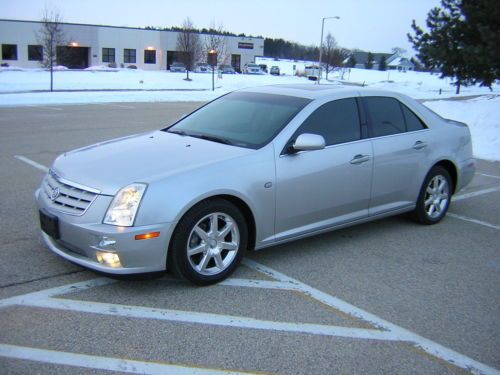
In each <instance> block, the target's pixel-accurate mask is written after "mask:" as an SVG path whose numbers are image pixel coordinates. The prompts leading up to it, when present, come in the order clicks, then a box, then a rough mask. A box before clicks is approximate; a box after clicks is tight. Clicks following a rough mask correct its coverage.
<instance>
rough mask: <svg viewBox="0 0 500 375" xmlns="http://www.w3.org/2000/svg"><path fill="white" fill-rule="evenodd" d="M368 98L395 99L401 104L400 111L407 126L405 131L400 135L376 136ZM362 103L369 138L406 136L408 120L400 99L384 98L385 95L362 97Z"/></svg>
mask: <svg viewBox="0 0 500 375" xmlns="http://www.w3.org/2000/svg"><path fill="white" fill-rule="evenodd" d="M368 98H384V99H393V100H395V101H396V102H397V103H398V104H399V110H400V112H401V117H402V118H403V123H404V126H405V130H404V131H402V132H399V133H392V134H385V135H377V136H376V135H374V125H373V119H372V116H371V113H370V111H369V109H368V103H367V99H368ZM361 103H362V106H363V111H364V112H365V115H366V120H367V125H368V138H371V139H374V138H383V137H392V136H395V135H401V134H406V133H409V132H408V126H407V125H406V118H405V115H404V113H403V108H401V104H402V103H401V101H400V100H399V99H398V98H395V97H394V96H384V95H368V96H362V97H361Z"/></svg>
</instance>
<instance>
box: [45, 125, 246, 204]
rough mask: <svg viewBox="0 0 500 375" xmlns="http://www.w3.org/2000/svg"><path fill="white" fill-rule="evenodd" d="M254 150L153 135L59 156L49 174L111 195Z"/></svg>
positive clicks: (114, 141)
mask: <svg viewBox="0 0 500 375" xmlns="http://www.w3.org/2000/svg"><path fill="white" fill-rule="evenodd" d="M252 151H254V150H251V149H246V148H242V147H236V146H230V145H225V144H221V143H216V142H212V141H207V140H203V139H199V138H193V137H188V136H181V135H178V134H172V133H167V132H164V131H155V132H152V133H145V134H139V135H133V136H129V137H124V138H119V139H115V140H111V141H107V142H102V143H97V144H94V145H91V146H87V147H83V148H80V149H77V150H74V151H70V152H67V153H65V154H63V155H61V156H59V157H58V158H57V159H56V161H55V162H54V165H53V167H52V169H53V171H54V172H55V173H56V174H57V175H58V176H59V177H61V178H63V179H65V180H68V181H69V182H76V183H77V184H80V185H84V186H88V187H91V188H94V189H98V190H100V191H101V194H105V195H114V194H116V192H117V191H118V190H119V189H121V188H122V187H124V186H126V185H128V184H131V183H133V182H145V183H151V182H153V181H155V180H157V179H161V178H166V177H168V176H169V175H174V174H177V173H182V172H186V171H189V170H193V169H195V168H200V167H202V166H208V165H210V164H213V163H217V162H220V161H224V160H228V159H232V158H235V157H239V156H243V155H245V154H248V153H250V152H252Z"/></svg>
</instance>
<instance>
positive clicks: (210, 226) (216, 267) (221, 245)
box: [187, 212, 240, 276]
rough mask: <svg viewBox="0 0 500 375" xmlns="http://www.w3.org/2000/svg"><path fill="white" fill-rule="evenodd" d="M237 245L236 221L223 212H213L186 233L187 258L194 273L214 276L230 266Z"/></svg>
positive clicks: (235, 253)
mask: <svg viewBox="0 0 500 375" xmlns="http://www.w3.org/2000/svg"><path fill="white" fill-rule="evenodd" d="M239 246H240V232H239V230H238V225H237V223H236V221H235V220H234V219H233V218H232V217H231V216H229V215H228V214H226V213H222V212H215V213H210V214H208V215H206V216H204V217H203V218H202V219H201V220H199V221H198V222H197V223H196V225H195V226H194V227H193V229H192V230H191V232H190V233H189V237H188V241H187V256H188V260H189V263H190V264H191V267H193V270H195V271H196V272H197V273H199V274H201V275H205V276H209V275H217V274H219V273H221V272H222V271H224V270H225V269H226V268H228V267H229V266H230V265H231V263H232V262H233V260H234V258H235V257H236V255H237V252H238V249H239Z"/></svg>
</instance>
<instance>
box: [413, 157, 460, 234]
mask: <svg viewBox="0 0 500 375" xmlns="http://www.w3.org/2000/svg"><path fill="white" fill-rule="evenodd" d="M451 181H452V180H451V177H450V174H449V173H448V171H447V170H446V169H445V168H443V167H441V166H439V165H436V166H434V167H432V169H431V170H430V171H429V173H428V174H427V176H426V177H425V180H424V183H423V184H422V187H421V188H420V194H419V195H418V200H417V205H416V207H415V210H414V211H413V215H412V216H413V218H414V219H415V220H416V221H417V222H419V223H421V224H425V225H432V224H436V223H439V222H440V221H441V219H442V218H443V217H444V216H445V215H446V212H447V211H448V208H449V207H450V201H451V195H452V190H453V187H452V182H451ZM437 182H439V183H438V184H436V183H437ZM443 182H444V183H445V186H444V188H443V190H442V191H441V190H440V189H438V188H437V187H438V186H439V185H441V183H443ZM444 190H446V192H445V191H444ZM445 194H446V197H445ZM432 198H434V199H432ZM429 201H431V202H430V203H429ZM426 203H427V204H426ZM432 206H434V210H433V208H432Z"/></svg>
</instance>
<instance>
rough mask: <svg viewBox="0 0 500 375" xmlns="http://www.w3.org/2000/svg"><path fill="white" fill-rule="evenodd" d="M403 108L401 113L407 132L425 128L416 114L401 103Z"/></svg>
mask: <svg viewBox="0 0 500 375" xmlns="http://www.w3.org/2000/svg"><path fill="white" fill-rule="evenodd" d="M401 108H403V115H404V117H405V120H406V129H407V130H408V131H409V132H414V131H417V130H422V129H427V126H425V124H424V123H423V122H422V120H420V119H419V118H418V117H417V115H416V114H414V113H413V112H412V111H411V110H410V109H409V108H408V107H407V106H405V105H404V104H401Z"/></svg>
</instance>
